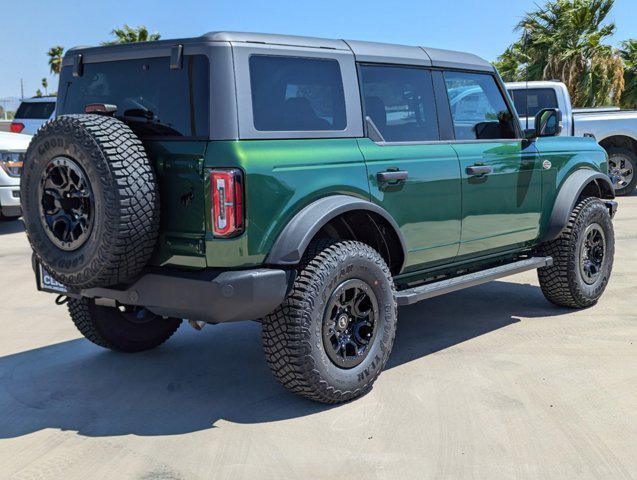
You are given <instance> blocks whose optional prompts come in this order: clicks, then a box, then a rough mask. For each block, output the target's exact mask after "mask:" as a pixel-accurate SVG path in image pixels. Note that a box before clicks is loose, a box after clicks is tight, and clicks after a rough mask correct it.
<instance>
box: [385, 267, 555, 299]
mask: <svg viewBox="0 0 637 480" xmlns="http://www.w3.org/2000/svg"><path fill="white" fill-rule="evenodd" d="M551 265H553V258H552V257H531V258H525V259H524V260H518V261H517V262H513V263H508V264H506V265H500V266H498V267H494V268H488V269H486V270H481V271H479V272H474V273H468V274H467V275H460V276H459V277H453V278H448V279H446V280H441V281H439V282H434V283H428V284H426V285H420V286H418V287H413V288H408V289H405V290H401V291H399V292H398V293H397V294H396V300H397V301H398V305H411V304H413V303H417V302H420V301H421V300H426V299H428V298H432V297H437V296H438V295H444V294H445V293H451V292H455V291H456V290H462V289H463V288H468V287H474V286H476V285H481V284H483V283H487V282H490V281H492V280H496V279H498V278H502V277H507V276H509V275H515V274H516V273H520V272H525V271H527V270H535V269H536V268H542V267H550V266H551Z"/></svg>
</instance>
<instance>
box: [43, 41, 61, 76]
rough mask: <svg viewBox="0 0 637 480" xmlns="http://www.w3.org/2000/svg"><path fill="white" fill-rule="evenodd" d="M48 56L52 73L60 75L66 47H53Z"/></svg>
mask: <svg viewBox="0 0 637 480" xmlns="http://www.w3.org/2000/svg"><path fill="white" fill-rule="evenodd" d="M47 55H48V56H49V68H51V73H53V74H54V75H58V74H59V73H60V69H61V68H62V57H63V56H64V47H63V46H61V45H56V46H55V47H51V48H49V51H48V52H47Z"/></svg>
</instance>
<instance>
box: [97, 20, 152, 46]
mask: <svg viewBox="0 0 637 480" xmlns="http://www.w3.org/2000/svg"><path fill="white" fill-rule="evenodd" d="M111 34H112V35H114V36H115V40H112V41H110V42H102V45H115V44H118V43H135V42H152V41H154V40H159V39H160V38H161V35H160V34H159V33H157V32H154V33H149V32H148V28H146V26H144V25H140V26H139V27H130V26H129V25H128V24H124V26H123V27H122V28H115V29H113V30H112V31H111Z"/></svg>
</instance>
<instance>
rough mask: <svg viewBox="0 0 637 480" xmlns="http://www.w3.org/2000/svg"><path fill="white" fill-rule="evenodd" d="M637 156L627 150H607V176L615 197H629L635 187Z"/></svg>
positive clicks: (617, 148) (614, 148)
mask: <svg viewBox="0 0 637 480" xmlns="http://www.w3.org/2000/svg"><path fill="white" fill-rule="evenodd" d="M635 170H637V155H635V153H634V152H633V151H631V150H629V149H627V148H620V147H611V148H609V149H608V176H609V177H610V178H611V180H612V181H613V185H614V186H615V193H616V194H617V195H631V194H632V193H633V192H634V191H635V187H636V186H637V174H635Z"/></svg>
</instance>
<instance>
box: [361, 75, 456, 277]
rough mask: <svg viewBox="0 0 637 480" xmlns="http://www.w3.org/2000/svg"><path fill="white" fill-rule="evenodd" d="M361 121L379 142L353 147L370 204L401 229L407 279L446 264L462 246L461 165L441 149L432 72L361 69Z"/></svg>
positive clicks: (446, 148)
mask: <svg viewBox="0 0 637 480" xmlns="http://www.w3.org/2000/svg"><path fill="white" fill-rule="evenodd" d="M359 78H360V82H361V92H362V97H363V106H364V110H365V115H366V116H368V117H369V118H371V120H372V121H373V124H374V126H375V128H376V129H377V130H378V132H380V134H381V135H382V139H377V141H372V140H371V139H369V138H364V139H360V140H359V145H360V148H361V151H362V153H363V156H364V157H365V163H366V165H367V171H368V175H369V182H370V191H371V197H372V201H374V202H375V203H377V204H379V205H380V206H382V207H383V208H384V209H385V210H387V211H388V212H389V213H390V214H391V215H392V217H393V218H394V219H395V220H396V222H397V223H398V224H399V226H400V229H401V231H402V233H403V235H404V237H405V241H406V244H407V258H406V259H405V272H409V271H414V270H418V269H420V268H423V267H429V266H435V265H437V264H441V263H447V262H449V261H452V260H453V258H454V257H455V256H456V255H457V253H458V247H459V242H460V227H461V224H460V221H461V219H460V214H461V191H460V188H461V187H460V166H459V164H458V158H457V155H456V153H455V151H454V150H453V148H452V147H451V145H449V144H448V143H445V142H440V141H439V139H440V136H439V131H438V122H437V113H436V102H435V98H434V93H433V87H432V77H431V72H430V71H429V70H427V69H423V68H418V67H398V66H384V65H361V66H360V72H359Z"/></svg>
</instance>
